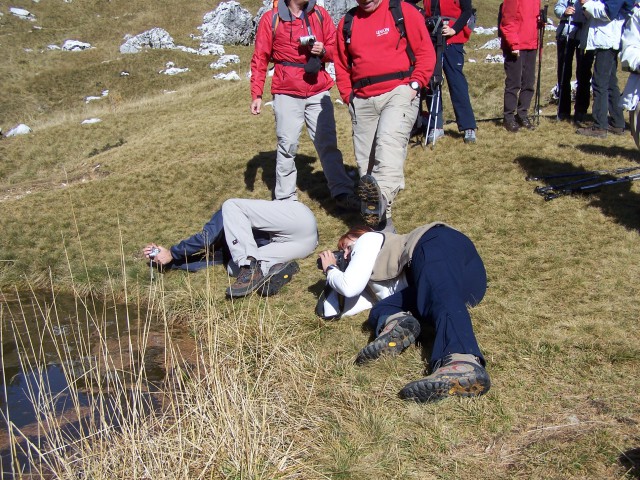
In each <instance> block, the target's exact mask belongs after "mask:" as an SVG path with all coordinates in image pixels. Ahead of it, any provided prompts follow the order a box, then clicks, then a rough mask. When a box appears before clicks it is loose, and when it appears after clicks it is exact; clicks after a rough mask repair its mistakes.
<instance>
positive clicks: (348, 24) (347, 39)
mask: <svg viewBox="0 0 640 480" xmlns="http://www.w3.org/2000/svg"><path fill="white" fill-rule="evenodd" d="M356 10H358V7H357V6H356V7H353V8H352V9H351V10H349V11H348V12H347V13H345V15H344V23H343V24H342V35H343V36H344V43H345V44H347V45H349V44H350V43H351V29H352V28H353V17H355V15H356Z"/></svg>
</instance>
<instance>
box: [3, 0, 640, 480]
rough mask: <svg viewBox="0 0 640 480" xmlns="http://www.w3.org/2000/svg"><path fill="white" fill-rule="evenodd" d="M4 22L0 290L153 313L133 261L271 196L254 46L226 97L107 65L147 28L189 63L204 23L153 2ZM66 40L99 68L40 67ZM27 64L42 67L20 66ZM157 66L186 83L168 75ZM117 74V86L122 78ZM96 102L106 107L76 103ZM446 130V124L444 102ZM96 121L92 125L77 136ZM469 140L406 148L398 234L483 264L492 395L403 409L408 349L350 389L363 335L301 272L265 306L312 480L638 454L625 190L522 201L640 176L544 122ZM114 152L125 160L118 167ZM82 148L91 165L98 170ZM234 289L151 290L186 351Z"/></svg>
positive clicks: (324, 219) (310, 176)
mask: <svg viewBox="0 0 640 480" xmlns="http://www.w3.org/2000/svg"><path fill="white" fill-rule="evenodd" d="M483 3H484V2H483ZM496 5H497V2H486V5H484V4H483V5H478V6H479V10H480V18H479V25H481V26H492V25H494V24H495V17H496V15H495V12H496ZM8 6H9V5H8V4H7V3H6V2H2V3H0V10H1V11H3V13H5V16H4V17H1V18H0V46H1V47H2V49H3V51H5V52H6V61H5V62H3V63H2V65H0V76H1V77H2V78H4V79H10V80H11V81H10V82H5V85H8V87H7V88H3V89H2V91H0V126H2V128H3V130H5V131H6V130H8V129H9V128H11V127H12V126H14V125H15V124H17V123H19V122H24V123H28V124H29V125H30V126H31V127H32V128H33V129H34V132H35V133H34V134H32V135H29V136H25V137H19V138H13V139H4V140H2V141H0V189H1V191H2V194H1V195H0V198H3V200H2V211H3V213H2V215H0V231H2V232H3V235H2V236H1V237H0V260H2V262H0V284H2V285H3V286H4V287H5V288H6V287H9V286H11V285H13V284H16V283H22V282H25V281H27V282H30V283H36V284H38V283H39V284H46V282H47V281H48V278H49V276H50V275H52V276H53V278H54V281H55V283H56V284H57V285H59V287H60V288H69V287H71V286H72V285H73V286H75V287H76V288H80V289H83V288H97V289H101V288H102V286H103V285H106V284H107V282H108V281H112V282H113V283H114V284H115V285H116V288H117V289H118V290H119V291H123V287H122V285H123V281H124V280H125V279H126V280H128V281H132V280H133V281H134V283H135V284H136V285H138V287H139V289H140V290H142V291H145V289H146V285H147V284H148V283H147V282H148V269H147V266H146V264H145V262H144V261H143V260H142V259H141V258H140V256H139V253H138V252H139V248H140V247H141V246H142V245H143V244H144V243H145V242H147V241H150V240H156V241H159V242H163V243H166V244H170V243H171V242H172V241H175V240H177V239H179V238H181V237H183V236H185V235H187V234H190V233H192V232H193V231H195V230H197V229H198V228H199V227H200V226H201V225H202V223H203V222H204V221H205V220H206V219H208V217H209V215H210V214H211V212H212V211H213V210H214V209H216V208H217V207H218V206H219V204H220V203H221V202H222V201H223V200H224V199H225V198H228V197H230V196H243V197H254V198H268V196H269V186H271V185H272V184H273V170H274V163H273V150H274V141H275V140H274V132H273V119H272V116H271V115H270V114H269V110H268V108H267V109H265V113H264V114H263V115H261V116H260V117H258V118H252V117H251V116H250V115H249V114H248V105H249V101H250V98H249V93H248V82H247V80H246V79H245V78H244V74H245V73H246V72H247V70H248V62H249V58H250V54H251V48H242V47H228V48H227V52H228V53H238V54H239V55H240V57H241V59H242V63H241V64H240V65H236V66H235V67H234V68H235V69H236V70H237V71H238V72H239V73H240V75H241V77H243V80H242V81H241V82H238V83H223V82H216V81H213V80H211V75H212V71H210V70H209V69H208V64H209V63H210V62H211V61H212V59H211V58H206V57H196V56H193V55H187V54H184V53H181V52H147V53H144V54H140V55H135V56H123V55H120V54H119V53H118V46H119V45H120V43H121V42H122V36H123V35H124V34H125V33H133V34H135V33H139V32H141V31H144V30H146V29H148V28H151V27H154V26H161V27H164V28H165V29H167V30H168V31H169V32H170V33H171V34H172V35H173V37H174V39H175V40H176V43H178V44H185V45H190V46H193V43H194V42H193V41H191V40H190V39H189V37H188V35H189V33H196V28H195V27H196V26H198V25H200V23H201V19H202V15H203V14H204V13H205V12H207V11H209V10H211V9H213V8H214V4H213V2H205V3H202V2H198V3H195V4H194V3H189V2H181V1H178V0H175V1H172V2H170V1H165V2H154V9H153V10H152V11H151V10H149V8H148V6H147V5H146V2H136V1H133V2H124V1H113V2H108V3H107V2H100V1H97V0H95V1H93V2H91V1H87V2H74V3H71V4H66V3H57V2H56V3H50V2H41V3H39V4H33V3H32V2H15V3H12V4H11V5H10V6H18V7H20V6H21V7H24V8H27V9H29V10H30V11H32V12H34V13H35V14H36V16H37V17H38V18H39V19H41V20H39V21H38V22H36V24H37V25H41V26H42V27H43V29H42V30H38V31H31V27H32V26H33V25H32V24H30V23H28V22H24V21H21V20H18V19H15V18H13V17H12V16H11V15H9V14H8V12H7V10H8ZM257 7H258V5H252V6H251V9H252V11H256V10H257ZM177 11H179V12H180V15H176V12H177ZM97 13H99V14H100V16H99V17H98V16H97V15H96V14H97ZM116 17H117V18H116ZM550 36H551V35H549V37H550ZM67 38H73V39H78V40H82V41H88V42H90V43H92V44H93V45H94V46H96V49H94V50H92V51H88V52H79V53H65V52H43V53H42V52H40V50H42V49H44V48H45V47H46V45H48V44H49V43H56V44H58V45H60V44H61V43H62V42H63V41H64V40H65V39H67ZM489 38H491V37H476V38H474V39H473V44H472V45H473V46H478V45H480V44H482V43H484V42H485V41H486V40H488V39H489ZM27 46H28V47H30V48H33V49H34V51H33V52H25V51H24V50H23V48H24V47H27ZM473 46H472V47H470V48H468V49H467V53H468V56H469V57H470V58H475V59H477V60H478V63H475V64H470V63H468V64H467V65H466V66H465V71H466V73H467V76H468V78H469V80H470V84H471V95H472V98H473V100H474V106H475V109H476V114H477V116H478V118H479V119H486V118H493V117H496V116H499V114H500V109H501V96H502V85H503V72H502V68H501V67H500V66H497V65H486V64H483V63H482V59H483V58H484V56H485V55H486V54H487V52H486V51H476V50H474V49H473ZM491 53H497V52H491ZM554 55H555V50H554V49H553V47H551V48H547V49H546V50H545V63H544V68H543V92H547V91H549V89H550V88H551V86H552V84H553V83H554V80H553V75H554V70H555V60H554ZM170 60H171V61H174V62H175V63H176V64H177V65H178V66H188V67H189V68H190V69H191V71H190V72H189V73H188V74H186V75H183V76H177V77H166V76H161V75H158V74H157V73H156V72H157V71H158V70H160V69H161V68H162V67H163V66H164V64H165V63H166V62H167V61H170ZM122 70H128V71H129V72H131V76H130V77H128V78H121V77H120V76H119V73H120V72H121V71H122ZM105 88H107V89H109V91H110V94H109V97H108V98H106V99H104V100H102V101H100V102H95V103H91V104H88V105H85V104H84V103H83V98H84V97H85V96H87V95H96V94H99V93H100V91H101V90H103V89H105ZM165 90H169V91H173V90H175V91H176V93H173V94H171V95H167V94H164V93H163V91H165ZM445 97H446V94H445ZM445 102H448V100H446V98H445ZM445 109H446V112H447V115H448V117H447V118H451V108H450V107H449V104H448V103H445ZM552 113H553V107H549V108H547V109H546V110H545V114H546V115H547V114H548V115H551V114H552ZM89 117H99V118H101V119H102V123H100V124H97V125H91V126H81V125H80V121H82V120H83V119H85V118H89ZM336 117H337V121H338V128H339V141H340V145H341V147H342V149H343V151H344V154H345V162H346V163H347V164H349V165H354V161H353V156H352V150H351V145H350V122H349V118H348V112H347V111H346V109H345V108H344V107H338V108H337V109H336ZM479 125H480V126H479V131H478V137H479V140H478V144H477V145H476V146H474V147H467V146H464V145H463V144H462V141H461V139H460V137H458V136H456V132H455V127H454V126H453V125H450V126H448V127H447V132H448V133H449V134H450V135H449V136H447V137H446V138H445V139H443V140H442V141H440V142H439V143H438V146H437V148H436V150H435V151H430V150H422V149H421V148H419V147H417V148H413V149H411V150H410V153H409V157H408V159H407V165H406V174H407V175H406V177H407V185H406V190H405V191H404V192H403V193H402V194H401V196H400V197H399V201H398V202H397V207H396V210H395V217H394V220H395V222H396V225H397V227H398V228H399V230H400V231H408V230H409V229H411V228H412V227H414V226H416V225H418V224H422V223H424V222H426V221H428V220H432V219H439V220H444V221H446V222H448V223H450V224H451V225H454V226H456V227H458V228H459V229H461V230H462V231H464V232H466V233H467V234H468V235H469V236H470V237H471V238H472V239H473V240H474V241H475V243H476V245H477V246H478V249H479V251H480V253H481V255H482V256H483V258H484V260H485V263H486V265H487V270H488V274H489V291H488V293H487V296H486V298H485V300H484V301H483V303H482V304H481V305H480V306H479V307H477V308H475V309H474V310H473V318H474V322H475V325H476V330H477V335H478V339H479V341H480V343H481V346H482V348H483V351H484V352H485V353H486V356H487V359H488V361H489V368H490V373H491V375H492V379H493V383H494V386H493V388H492V391H491V392H490V394H489V395H487V396H486V397H485V398H483V399H481V400H479V401H449V402H444V403H441V404H438V405H433V406H417V405H409V404H405V403H402V402H400V401H398V400H397V399H396V398H395V394H396V392H397V391H398V390H399V388H401V387H402V385H404V383H406V382H408V381H411V380H413V379H415V378H417V377H418V376H420V375H421V374H422V369H423V363H422V360H421V351H420V349H411V350H410V351H408V352H406V353H405V354H404V355H403V356H402V357H401V358H400V359H390V360H384V361H382V362H379V363H377V364H375V365H373V366H371V367H367V368H355V367H354V366H353V365H352V364H351V359H352V358H353V356H354V355H355V353H356V352H357V351H358V349H359V348H360V347H361V346H362V345H363V344H364V343H365V342H366V341H367V339H368V333H367V332H365V331H363V330H362V328H361V325H362V323H363V322H364V321H365V320H366V316H365V315H360V316H358V317H356V318H352V319H347V320H343V321H341V322H337V323H332V324H323V323H321V322H319V321H317V320H316V319H315V318H314V317H313V315H312V313H311V312H312V306H313V305H314V302H315V295H316V294H317V293H318V290H319V288H320V286H321V281H322V279H321V275H320V274H319V272H317V270H316V269H315V266H314V264H315V259H314V258H308V259H305V260H303V261H302V262H301V264H302V272H301V273H300V274H299V276H297V278H296V281H295V282H294V283H293V284H292V285H290V286H289V287H287V289H286V292H285V293H286V294H285V295H279V296H277V297H274V298H272V299H269V300H268V302H266V303H267V305H266V308H268V311H269V312H270V313H269V318H274V319H278V321H277V325H278V328H276V329H275V330H276V332H275V333H274V335H275V337H274V338H273V339H271V341H274V342H285V343H290V344H292V345H293V344H294V343H295V344H298V345H299V344H300V342H304V343H303V344H306V345H308V351H307V352H306V353H305V355H304V356H303V357H300V359H301V363H300V365H301V366H300V370H301V371H300V372H298V374H299V377H296V378H292V379H286V378H284V379H282V382H283V384H282V386H281V388H282V389H283V391H289V394H283V396H282V397H283V398H282V400H281V401H282V402H284V403H283V408H284V409H285V410H287V411H289V412H291V413H292V418H294V419H300V418H304V419H307V420H309V421H310V420H311V419H313V422H314V423H313V425H309V427H308V428H309V429H310V431H312V432H313V433H312V434H309V432H307V433H306V434H305V430H304V428H300V426H290V428H291V434H290V436H291V441H292V442H293V443H294V445H295V450H296V451H297V452H298V453H297V458H298V459H299V460H301V461H302V462H303V463H304V464H305V468H306V477H307V478H308V477H310V476H312V477H313V476H318V477H320V476H321V475H322V474H325V475H329V476H331V477H334V478H363V479H364V478H372V477H374V476H379V477H384V478H392V477H393V478H470V477H475V478H496V477H497V478H514V477H515V478H611V477H620V476H622V475H624V468H623V467H621V466H619V464H618V463H617V458H618V457H619V456H620V454H621V453H622V452H624V451H626V450H629V449H631V448H635V447H638V444H639V443H640V431H639V430H638V422H639V421H640V415H639V413H640V411H639V409H638V403H637V392H638V388H639V386H640V385H639V381H638V376H637V371H638V367H639V364H638V358H639V353H640V352H639V351H638V346H637V341H636V338H635V337H636V335H635V334H634V332H635V331H636V330H637V326H636V322H637V318H638V312H640V309H639V305H638V287H637V285H638V283H639V282H638V280H640V267H639V266H638V264H637V262H634V261H632V258H633V255H634V254H636V253H637V245H638V229H639V228H640V223H638V207H639V205H640V200H639V197H638V188H637V186H636V185H630V184H627V185H625V186H623V187H622V188H619V189H615V190H608V191H606V192H603V193H602V194H597V195H594V196H592V197H589V198H563V199H558V200H555V201H553V202H548V203H544V202H543V201H542V200H541V199H540V198H539V197H538V196H535V195H533V194H532V193H531V190H532V189H533V185H532V184H530V183H527V182H525V181H524V177H525V175H526V174H529V173H540V172H555V171H560V170H563V169H576V168H580V167H584V168H585V169H593V168H598V169H599V168H610V167H618V166H627V165H634V164H635V162H636V161H637V155H638V154H637V151H636V149H635V147H634V144H633V141H632V140H631V138H630V137H629V136H624V137H611V138H609V139H607V140H605V141H591V140H588V139H584V138H580V137H577V136H576V135H574V134H573V129H572V127H571V126H569V125H566V124H561V125H558V124H555V123H553V122H551V121H550V120H547V119H546V118H543V119H542V120H541V125H540V128H539V129H538V130H537V131H536V132H534V133H530V132H522V133H519V134H518V135H516V136H514V135H509V134H507V132H505V131H504V130H503V129H502V128H501V126H500V125H498V124H495V123H493V122H491V121H481V122H480V124H479ZM121 139H122V140H123V141H124V142H125V143H124V145H122V146H119V147H115V148H108V146H110V145H116V144H118V143H119V141H120V140H121ZM94 149H97V150H99V151H100V150H104V151H103V152H102V153H99V154H98V155H94V156H90V153H91V152H92V151H93V150H94ZM300 153H301V155H302V156H301V158H300V162H299V163H300V164H299V172H300V187H301V190H302V194H301V196H302V199H303V200H304V201H305V202H306V203H307V204H309V205H310V207H311V208H312V209H313V210H314V212H315V213H316V215H317V217H318V222H319V228H320V247H319V248H332V247H333V246H334V242H335V239H336V238H337V236H338V234H339V233H341V232H342V231H343V230H344V229H345V228H346V226H347V224H348V223H349V221H350V220H349V219H341V218H339V217H336V216H335V215H333V214H332V211H331V206H330V201H329V200H328V198H327V194H326V189H325V188H324V184H323V177H322V173H321V171H320V169H319V164H318V162H317V161H314V160H315V152H314V150H313V147H312V145H311V144H310V142H309V141H308V139H307V138H306V137H304V135H303V140H302V142H301V147H300ZM303 156H304V157H303ZM63 184H64V185H65V186H63ZM327 209H328V210H327ZM67 262H68V264H69V265H70V267H71V268H70V269H69V266H68V265H67ZM122 264H124V267H125V268H124V269H123V267H122ZM49 269H50V272H51V273H49ZM69 270H70V271H71V272H72V273H69ZM123 270H124V271H126V274H124V275H123V274H122V273H121V272H122V271H123ZM72 275H73V281H72V278H71V276H72ZM227 281H228V280H227V277H226V275H225V274H224V272H223V271H222V270H220V269H214V270H213V271H211V272H208V273H198V274H194V275H189V276H186V275H183V274H181V273H172V274H169V275H166V276H165V278H164V290H165V294H166V298H167V302H168V303H169V305H170V308H171V309H172V310H173V311H174V312H176V313H178V314H184V317H185V318H188V322H189V326H190V328H193V329H196V330H197V329H199V328H203V326H204V325H205V324H206V321H207V319H210V318H209V317H207V312H205V311H204V309H203V307H202V303H201V302H199V301H198V299H200V298H202V297H205V296H206V295H207V294H211V295H213V296H214V300H213V302H214V305H215V307H216V308H218V309H220V311H221V312H223V314H222V315H223V316H225V314H224V312H227V313H229V314H231V313H234V312H236V313H237V311H239V310H240V309H243V308H246V309H247V311H250V309H251V308H253V307H254V306H256V307H258V305H262V307H265V305H264V304H262V303H259V304H255V302H254V303H251V304H250V303H249V302H247V303H246V304H243V303H242V302H238V303H236V304H233V305H231V304H229V303H228V302H226V301H225V300H224V299H223V298H222V292H223V286H224V284H226V282H227ZM256 321H258V320H256ZM251 322H252V321H251V319H250V320H249V323H251ZM294 385H296V386H295V387H294ZM290 391H295V392H300V395H301V397H304V398H299V399H296V398H295V397H292V395H291V394H290ZM297 411H304V414H303V415H302V414H301V415H300V416H296V415H294V412H297ZM298 449H300V450H299V451H298ZM300 452H302V453H300ZM283 458H285V457H284V456H283ZM283 461H284V460H283ZM300 469H301V467H300ZM240 471H242V469H240ZM293 471H296V469H295V468H293ZM309 471H312V472H315V473H313V474H310V473H309ZM212 475H213V476H216V475H220V476H221V475H222V473H220V471H219V470H215V469H214V470H213V471H212ZM283 475H284V476H286V474H283ZM258 476H259V475H258ZM263 478H270V475H266V474H265V475H264V476H263Z"/></svg>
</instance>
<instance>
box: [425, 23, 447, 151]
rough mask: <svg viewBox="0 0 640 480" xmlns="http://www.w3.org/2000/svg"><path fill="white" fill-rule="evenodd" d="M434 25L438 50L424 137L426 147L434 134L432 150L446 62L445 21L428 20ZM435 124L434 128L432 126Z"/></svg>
mask: <svg viewBox="0 0 640 480" xmlns="http://www.w3.org/2000/svg"><path fill="white" fill-rule="evenodd" d="M427 20H428V21H429V20H431V21H432V22H433V23H432V29H431V32H432V35H431V41H432V42H433V44H434V47H435V50H436V65H435V68H434V71H433V75H432V76H431V81H430V83H431V102H430V104H429V120H428V121H427V134H426V136H425V137H424V145H425V146H426V145H427V143H429V142H428V141H429V132H432V133H433V135H432V138H431V148H434V147H435V144H436V129H437V128H438V116H439V113H438V111H439V110H440V102H441V95H442V80H443V78H442V63H443V62H444V36H443V35H442V27H443V26H444V25H443V21H442V20H443V19H442V17H440V16H436V17H430V18H429V19H427ZM432 124H433V126H432Z"/></svg>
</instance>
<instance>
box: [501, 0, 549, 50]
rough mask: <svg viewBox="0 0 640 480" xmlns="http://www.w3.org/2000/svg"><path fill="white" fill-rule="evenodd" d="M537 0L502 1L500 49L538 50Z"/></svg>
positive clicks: (538, 4) (538, 13)
mask: <svg viewBox="0 0 640 480" xmlns="http://www.w3.org/2000/svg"><path fill="white" fill-rule="evenodd" d="M539 15H540V1H539V0H504V3H503V4H502V20H501V21H500V37H501V38H502V49H503V50H505V51H507V52H512V51H513V50H536V49H537V48H538V17H539Z"/></svg>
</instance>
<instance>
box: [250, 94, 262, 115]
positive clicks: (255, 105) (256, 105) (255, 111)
mask: <svg viewBox="0 0 640 480" xmlns="http://www.w3.org/2000/svg"><path fill="white" fill-rule="evenodd" d="M249 108H250V109H251V114H252V115H259V114H260V110H262V98H256V99H255V100H254V101H253V102H251V106H250V107H249Z"/></svg>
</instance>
